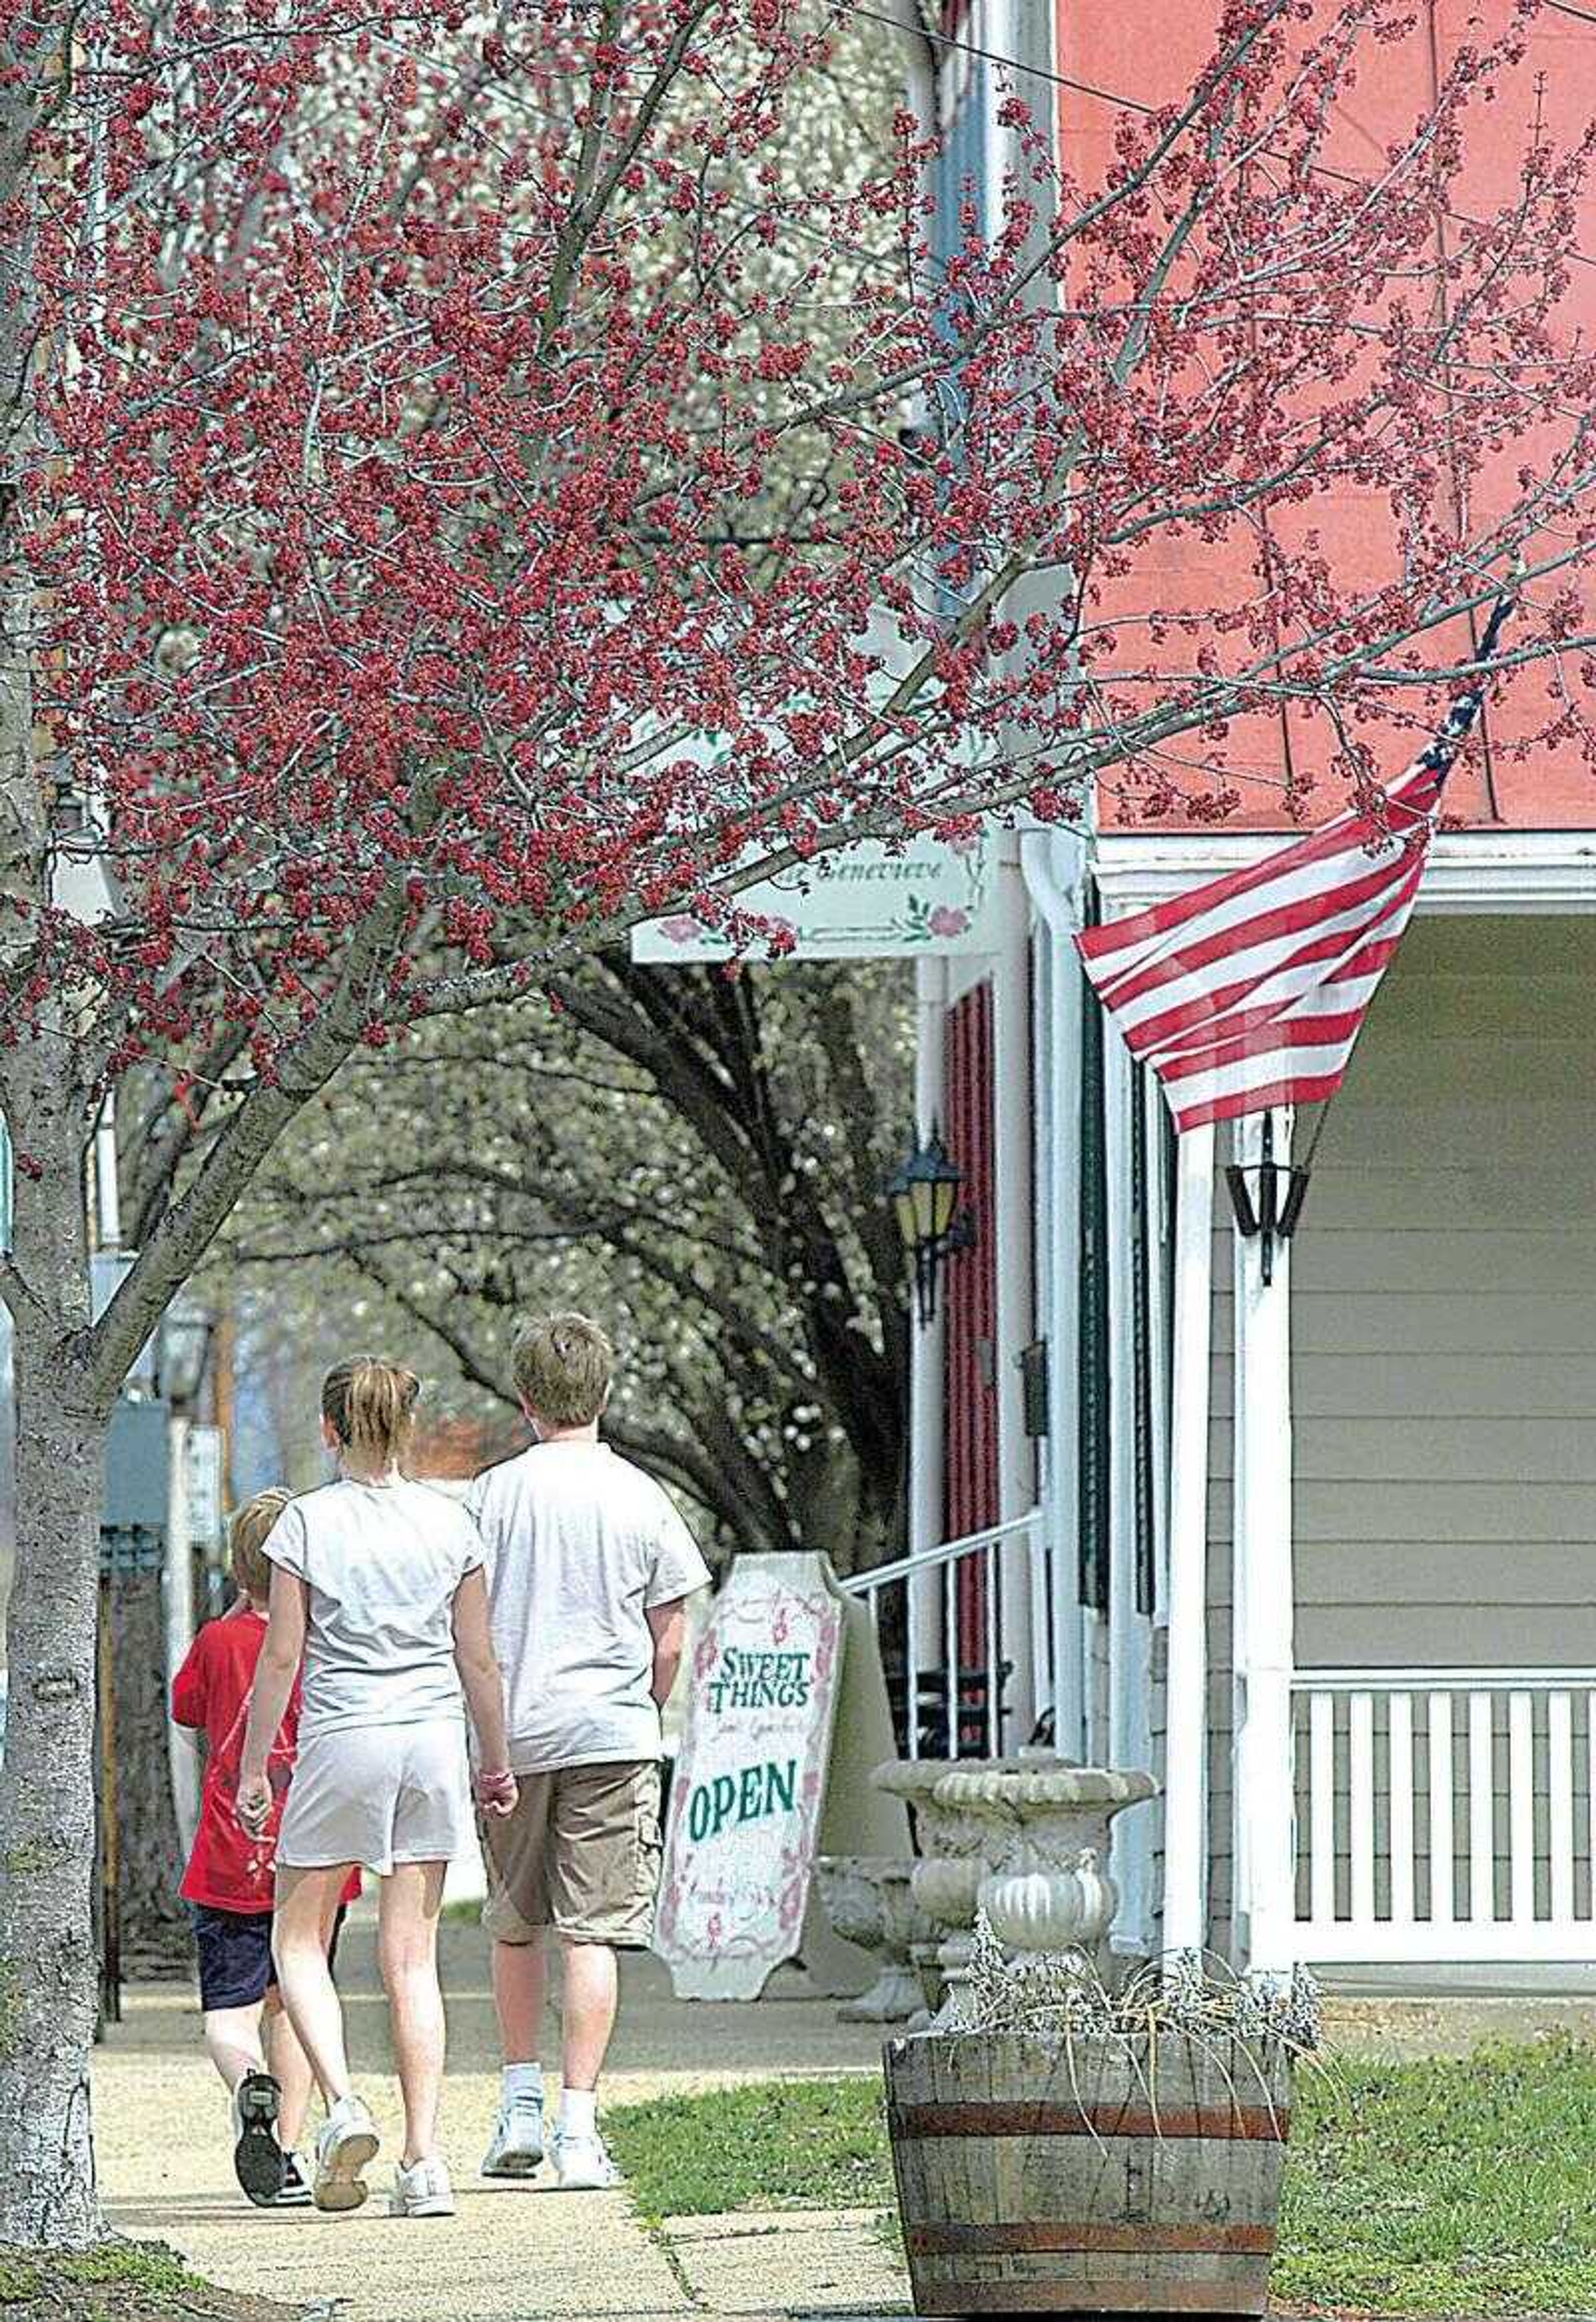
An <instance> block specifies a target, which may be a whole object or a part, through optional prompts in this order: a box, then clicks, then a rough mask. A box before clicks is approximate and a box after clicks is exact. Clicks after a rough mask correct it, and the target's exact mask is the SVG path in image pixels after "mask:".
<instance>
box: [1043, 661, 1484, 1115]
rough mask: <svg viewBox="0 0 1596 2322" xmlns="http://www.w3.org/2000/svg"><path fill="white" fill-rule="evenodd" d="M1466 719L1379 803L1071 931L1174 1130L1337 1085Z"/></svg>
mask: <svg viewBox="0 0 1596 2322" xmlns="http://www.w3.org/2000/svg"><path fill="white" fill-rule="evenodd" d="M1466 699H1467V700H1468V702H1469V705H1470V708H1471V709H1472V708H1473V707H1474V706H1477V702H1476V698H1475V697H1473V696H1471V697H1466ZM1462 707H1463V705H1462V704H1460V705H1459V708H1462ZM1465 723H1466V720H1465V719H1464V718H1460V717H1458V716H1457V715H1456V713H1455V717H1454V719H1453V720H1452V721H1449V727H1448V730H1447V733H1446V743H1449V744H1450V745H1451V746H1450V747H1446V746H1444V745H1440V744H1436V745H1431V747H1430V748H1429V749H1428V750H1427V751H1426V752H1425V754H1424V756H1423V757H1422V758H1420V759H1419V760H1418V763H1416V764H1414V765H1413V766H1411V767H1410V768H1409V771H1408V772H1406V773H1405V774H1404V775H1402V777H1401V778H1400V781H1398V782H1394V783H1392V785H1391V788H1390V789H1389V790H1388V791H1387V792H1386V793H1385V797H1384V800H1383V801H1382V806H1381V808H1380V810H1379V812H1378V814H1377V815H1376V814H1375V813H1373V812H1369V811H1356V810H1354V811H1349V812H1347V813H1345V814H1343V815H1338V816H1337V817H1336V819H1335V820H1334V821H1332V822H1329V823H1327V824H1326V825H1325V827H1323V829H1321V830H1317V831H1313V832H1310V833H1309V836H1307V837H1305V838H1300V839H1299V840H1297V841H1296V842H1295V843H1294V844H1293V845H1291V846H1286V847H1282V848H1281V849H1280V850H1279V851H1278V852H1276V853H1275V854H1272V855H1268V856H1266V857H1265V858H1264V859H1263V861H1262V862H1259V863H1254V864H1250V865H1249V866H1248V867H1247V868H1246V869H1245V870H1241V871H1234V872H1231V873H1228V874H1227V876H1226V877H1224V878H1220V879H1215V880H1211V881H1210V882H1208V885H1206V886H1204V887H1199V888H1197V889H1195V890H1193V891H1191V892H1190V893H1189V894H1185V895H1179V896H1176V897H1174V898H1172V900H1170V901H1168V902H1164V903H1157V904H1154V907H1153V908H1152V909H1151V910H1145V911H1141V912H1138V913H1137V914H1136V916H1135V918H1134V919H1118V920H1115V921H1112V922H1110V923H1109V924H1108V925H1107V926H1105V927H1099V928H1088V929H1087V930H1086V931H1085V933H1083V934H1082V935H1080V936H1078V937H1077V938H1076V941H1077V943H1078V944H1079V946H1080V948H1081V957H1082V959H1083V960H1084V962H1085V966H1086V973H1087V974H1088V976H1089V977H1090V980H1091V983H1092V984H1093V986H1094V988H1095V989H1096V991H1097V993H1098V996H1099V999H1100V1000H1101V1001H1102V1003H1103V1005H1104V1007H1105V1008H1106V1009H1107V1010H1108V1013H1109V1015H1110V1016H1111V1017H1112V1018H1113V1019H1114V1021H1115V1022H1116V1023H1117V1025H1118V1027H1119V1028H1120V1030H1121V1032H1122V1033H1123V1034H1124V1036H1125V1039H1126V1045H1127V1046H1128V1047H1129V1048H1130V1051H1131V1054H1132V1055H1133V1056H1137V1057H1141V1058H1143V1059H1145V1062H1147V1063H1148V1064H1150V1065H1152V1067H1153V1069H1154V1072H1155V1073H1156V1074H1158V1077H1159V1079H1160V1080H1161V1081H1162V1082H1163V1086H1164V1090H1165V1092H1166V1094H1167V1095H1168V1098H1169V1103H1170V1110H1171V1111H1172V1113H1173V1115H1174V1120H1175V1125H1176V1127H1177V1129H1196V1128H1198V1127H1199V1126H1200V1125H1201V1124H1202V1123H1204V1122H1206V1121H1211V1120H1235V1119H1236V1116H1237V1115H1238V1114H1241V1113H1247V1112H1259V1111H1263V1109H1264V1108H1265V1107H1266V1106H1268V1105H1272V1104H1311V1103H1313V1102H1317V1101H1318V1100H1319V1099H1321V1098H1324V1097H1327V1096H1330V1095H1332V1094H1333V1093H1334V1092H1335V1091H1336V1089H1337V1088H1338V1087H1339V1086H1340V1083H1341V1076H1342V1074H1343V1073H1344V1072H1345V1069H1346V1064H1347V1059H1348V1057H1349V1056H1351V1054H1352V1050H1353V1044H1354V1041H1355V1040H1356V1038H1357V1036H1358V1031H1359V1028H1360V1027H1361V1025H1362V1023H1363V1016H1364V1012H1365V1010H1367V1008H1368V1005H1369V1002H1370V1001H1371V1000H1372V999H1373V996H1374V993H1375V992H1376V991H1377V990H1378V988H1379V984H1380V979H1381V977H1382V974H1384V972H1385V968H1386V965H1387V964H1388V962H1389V961H1390V959H1391V954H1392V953H1393V952H1394V951H1395V949H1396V947H1397V944H1398V941H1399V940H1400V937H1401V933H1402V930H1403V928H1405V927H1406V926H1407V924H1408V920H1409V916H1410V914H1411V912H1412V910H1413V903H1414V898H1415V897H1416V895H1417V894H1418V882H1419V880H1420V878H1421V876H1422V875H1423V871H1424V861H1425V855H1426V852H1427V846H1428V843H1429V837H1430V833H1431V831H1432V829H1433V828H1434V827H1435V818H1436V807H1437V804H1438V802H1439V797H1440V787H1441V781H1442V777H1443V775H1444V773H1445V772H1446V765H1447V763H1450V759H1451V756H1452V754H1453V750H1454V749H1455V746H1456V742H1457V740H1460V739H1461V738H1462V732H1463V730H1464V725H1465Z"/></svg>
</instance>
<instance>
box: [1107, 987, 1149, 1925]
mask: <svg viewBox="0 0 1596 2322" xmlns="http://www.w3.org/2000/svg"><path fill="white" fill-rule="evenodd" d="M1103 1126H1104V1137H1103V1166H1104V1172H1105V1175H1106V1180H1107V1186H1108V1429H1109V1434H1108V1495H1109V1513H1108V1762H1109V1764H1110V1765H1111V1766H1117V1767H1124V1768H1145V1767H1146V1766H1147V1765H1148V1764H1149V1762H1150V1760H1151V1758H1152V1754H1153V1737H1152V1731H1151V1719H1150V1714H1149V1713H1150V1700H1149V1676H1150V1671H1149V1668H1148V1655H1149V1651H1150V1648H1151V1644H1152V1622H1151V1620H1150V1619H1149V1617H1148V1615H1147V1614H1145V1613H1143V1612H1141V1611H1139V1610H1138V1609H1137V1605H1136V1440H1135V1430H1136V1381H1135V1267H1134V1263H1133V1254H1132V1248H1131V1244H1132V1237H1133V1233H1134V1231H1135V1220H1134V1218H1133V1216H1132V1207H1131V1193H1132V1178H1131V1137H1132V1129H1133V1117H1132V1111H1131V1059H1130V1051H1129V1050H1128V1049H1127V1048H1126V1045H1125V1042H1124V1041H1123V1039H1121V1038H1120V1036H1119V1034H1118V1032H1117V1030H1116V1029H1115V1028H1114V1027H1113V1026H1112V1025H1109V1026H1108V1028H1106V1030H1105V1034H1104V1038H1103ZM1149 1820H1150V1817H1149V1816H1148V1815H1144V1814H1130V1815H1117V1816H1116V1818H1115V1822H1114V1824H1113V1838H1112V1844H1111V1852H1110V1855H1109V1864H1110V1868H1111V1870H1112V1873H1113V1877H1114V1880H1115V1883H1116V1885H1117V1887H1118V1888H1119V1914H1118V1917H1117V1920H1116V1922H1115V1929H1114V1940H1115V1948H1116V1950H1124V1951H1134V1952H1139V1951H1145V1949H1146V1948H1147V1946H1148V1944H1149V1943H1150V1942H1151V1940H1152V1932H1153V1930H1152V1914H1151V1909H1150V1905H1151V1900H1152V1896H1151V1872H1152V1833H1151V1831H1150V1830H1149V1828H1148V1824H1149Z"/></svg>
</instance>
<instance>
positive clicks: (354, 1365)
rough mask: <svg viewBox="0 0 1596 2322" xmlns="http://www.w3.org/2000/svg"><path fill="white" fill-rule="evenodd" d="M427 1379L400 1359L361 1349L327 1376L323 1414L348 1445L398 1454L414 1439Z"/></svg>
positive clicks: (374, 1454) (383, 1455)
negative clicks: (363, 1352) (418, 1401)
mask: <svg viewBox="0 0 1596 2322" xmlns="http://www.w3.org/2000/svg"><path fill="white" fill-rule="evenodd" d="M420 1393H421V1381H420V1380H419V1379H418V1378H417V1377H416V1376H415V1372H414V1371H407V1370H406V1369H404V1368H403V1367H402V1366H401V1365H400V1364H398V1363H385V1362H382V1361H379V1360H378V1358H377V1356H375V1355H356V1356H354V1357H353V1358H352V1359H351V1361H349V1362H347V1363H336V1364H334V1366H333V1368H332V1369H331V1370H330V1371H329V1372H328V1373H327V1376H326V1377H325V1378H324V1380H323V1381H322V1416H323V1418H324V1419H325V1420H326V1421H327V1422H329V1424H330V1425H331V1427H332V1429H333V1433H334V1434H335V1435H336V1436H337V1438H338V1440H339V1442H340V1443H341V1444H342V1446H343V1448H344V1449H345V1450H346V1451H359V1452H360V1453H362V1454H363V1455H364V1456H365V1457H366V1458H369V1459H388V1460H393V1459H397V1458H398V1457H399V1454H400V1453H401V1452H402V1451H403V1449H405V1446H406V1442H407V1441H408V1440H409V1436H410V1429H411V1426H412V1424H413V1422H414V1421H415V1401H416V1397H417V1396H418V1395H419V1394H420Z"/></svg>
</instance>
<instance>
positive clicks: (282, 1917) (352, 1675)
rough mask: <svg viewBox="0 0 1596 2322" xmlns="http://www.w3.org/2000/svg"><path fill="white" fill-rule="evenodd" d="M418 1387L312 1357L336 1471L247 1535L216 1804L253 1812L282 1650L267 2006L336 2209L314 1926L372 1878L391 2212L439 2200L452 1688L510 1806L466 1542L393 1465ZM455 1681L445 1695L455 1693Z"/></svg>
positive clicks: (370, 1363)
mask: <svg viewBox="0 0 1596 2322" xmlns="http://www.w3.org/2000/svg"><path fill="white" fill-rule="evenodd" d="M419 1392H420V1383H419V1381H418V1380H417V1379H416V1378H415V1376H414V1374H413V1373H411V1372H409V1371H407V1370H402V1369H400V1368H398V1367H397V1366H396V1365H394V1364H392V1363H384V1362H378V1361H376V1360H374V1359H372V1358H370V1357H361V1358H358V1359H356V1360H355V1361H352V1362H347V1363H340V1364H339V1365H338V1366H337V1367H336V1368H335V1369H334V1370H332V1371H329V1372H328V1374H327V1376H326V1379H325V1380H324V1384H323V1387H322V1434H323V1438H324V1440H325V1442H326V1444H327V1446H328V1448H329V1449H331V1450H333V1451H335V1452H336V1453H337V1455H338V1462H339V1479H338V1481H337V1482H336V1483H334V1484H329V1485H327V1486H324V1488H323V1489H322V1490H320V1491H317V1492H310V1493H307V1494H306V1495H305V1496H304V1497H303V1498H302V1499H298V1500H296V1501H294V1502H293V1503H292V1504H290V1505H289V1506H288V1507H287V1508H286V1509H285V1510H284V1512H283V1513H282V1514H281V1515H280V1516H279V1517H278V1521H277V1523H276V1525H275V1526H274V1527H273V1530H272V1532H271V1536H270V1539H269V1541H268V1543H267V1550H266V1552H267V1554H268V1556H269V1558H270V1560H271V1563H272V1566H273V1572H272V1583H271V1597H270V1611H269V1619H268V1624H267V1633H266V1641H265V1643H264V1645H263V1646H262V1647H261V1651H260V1664H259V1667H258V1669H257V1672H256V1678H255V1690H254V1696H253V1698H252V1700H251V1707H250V1721H249V1728H248V1732H247V1733H246V1735H245V1740H244V1751H243V1760H242V1768H241V1771H240V1779H239V1794H238V1812H239V1819H240V1821H241V1822H242V1824H243V1825H244V1827H245V1828H246V1829H247V1830H250V1831H251V1832H254V1831H258V1830H259V1829H260V1828H261V1827H263V1826H264V1824H265V1821H266V1818H267V1815H268V1814H269V1809H270V1805H271V1792H270V1787H269V1781H268V1778H267V1753H268V1750H269V1744H270V1741H271V1737H272V1736H273V1735H274V1734H275V1733H276V1732H277V1730H278V1726H279V1725H280V1723H281V1722H282V1714H283V1710H284V1708H285V1706H286V1705H287V1699H288V1696H289V1693H290V1692H291V1690H292V1687H293V1683H294V1677H295V1673H296V1670H297V1669H298V1668H299V1666H300V1662H301V1659H302V1658H303V1661H304V1680H305V1681H304V1706H303V1709H302V1711H301V1714H300V1722H299V1751H298V1757H297V1760H296V1765H295V1769H294V1778H293V1781H292V1784H291V1786H290V1787H289V1791H288V1798H287V1806H286V1807H285V1810H284V1814H283V1822H282V1830H281V1834H280V1836H279V1838H278V1850H277V1864H278V1869H277V1899H276V1921H275V1925H274V1928H273V1939H272V1943H273V1951H274V1953H275V1956H276V1960H277V1968H278V1985H279V1988H280V1989H281V1992H282V1996H283V2003H284V2006H285V2007H287V2012H288V2016H289V2019H290V2021H291V2022H292V2024H293V2025H294V2028H295V2030H296V2033H297V2034H298V2035H299V2039H300V2042H301V2043H302V2045H303V2046H304V2049H305V2052H306V2055H307V2056H308V2057H309V2058H310V2061H311V2064H312V2066H313V2068H314V2070H315V2075H316V2079H317V2081H318V2082H319V2084H320V2087H321V2090H322V2094H323V2096H324V2098H325V2100H326V2103H327V2107H328V2113H327V2120H326V2124H325V2125H324V2128H323V2129H322V2132H321V2135H320V2136H319V2137H318V2139H317V2141H316V2161H315V2180H314V2188H313V2190H314V2198H315V2203H316V2206H317V2208H323V2209H353V2208H359V2207H360V2203H361V2202H362V2201H364V2200H365V2199H366V2194H367V2187H366V2181H365V2175H364V2171H365V2169H366V2167H367V2165H368V2163H369V2162H370V2160H371V2159H372V2157H373V2155H374V2154H375V2153H376V2151H377V2146H378V2135H377V2130H376V2127H375V2125H373V2122H372V2119H371V2116H370V2114H369V2111H368V2110H367V2108H366V2107H365V2105H364V2104H362V2103H361V2101H360V2098H359V2097H357V2096H355V2095H354V2094H353V2092H352V2090H351V2087H350V2076H349V2061H348V2056H347V2053H346V2052H345V2047H344V2038H343V2016H342V2008H341V2007H340V2005H339V2000H338V1994H337V1991H336V1989H335V1988H334V1987H333V1979H332V1977H331V1975H330V1973H329V1972H328V1969H327V1962H326V1956H325V1952H324V1949H323V1945H322V1941H321V1933H320V1931H321V1928H322V1926H323V1925H324V1922H325V1918H326V1915H327V1907H328V1906H327V1897H329V1896H330V1895H331V1896H336V1894H337V1893H338V1892H339V1891H340V1890H341V1889H342V1885H343V1882H344V1880H345V1879H347V1878H348V1876H349V1873H350V1871H351V1869H352V1868H354V1867H355V1866H356V1865H357V1864H358V1865H359V1866H360V1867H361V1868H362V1869H366V1870H369V1871H370V1872H371V1873H372V1874H373V1876H374V1877H376V1878H377V1879H378V1880H379V1881H380V1882H381V1883H380V1900H379V1913H378V1954H379V1957H380V1961H381V1966H382V1978H383V1983H384V1987H385V1988H386V1989H387V1992H388V2007H389V2010H390V2013H391V2016H392V2022H393V2039H394V2052H395V2056H396V2059H397V2063H398V2070H399V2083H400V2087H401V2089H402V2091H403V2094H404V2099H405V2150H404V2153H403V2154H402V2155H401V2158H400V2163H399V2167H398V2170H397V2174H396V2177H395V2182H394V2192H393V2198H392V2199H391V2201H390V2203H389V2208H390V2211H391V2213H392V2214H393V2215H394V2216H396V2217H449V2216H451V2215H452V2214H453V2209H454V2199H453V2195H452V2192H451V2189H450V2184H449V2178H448V2173H447V2171H445V2169H444V2166H443V2163H442V2160H441V2159H440V2158H439V2156H438V2151H437V2121H438V2098H439V2093H440V2090H441V2088H442V2077H443V2002H442V1994H441V1992H440V1990H439V1987H438V1958H437V1951H438V1915H439V1912H440V1909H441V1907H442V1899H443V1879H444V1873H445V1871H446V1869H447V1868H448V1865H449V1864H450V1862H451V1861H452V1860H453V1859H454V1857H455V1855H456V1854H457V1853H459V1852H460V1851H461V1847H462V1845H463V1844H464V1843H465V1842H466V1838H467V1834H468V1832H469V1830H470V1819H471V1807H470V1790H471V1783H470V1771H469V1769H468V1765H467V1760H466V1733H465V1713H466V1707H467V1705H468V1704H469V1706H470V1714H471V1721H472V1723H473V1725H474V1726H475V1729H476V1733H477V1739H478V1746H479V1760H480V1764H481V1766H482V1768H483V1769H484V1770H483V1771H482V1772H480V1773H479V1775H478V1777H477V1782H476V1790H477V1797H478V1802H479V1805H481V1806H482V1808H483V1810H484V1811H485V1812H486V1813H488V1814H496V1815H497V1814H507V1813H509V1812H510V1810H511V1808H512V1807H513V1806H514V1805H515V1778H514V1777H513V1776H512V1775H511V1774H510V1773H509V1772H508V1770H507V1766H508V1755H509V1753H508V1748H507V1745H506V1739H505V1710H504V1688H503V1686H502V1684H501V1682H500V1678H499V1672H498V1664H497V1661H496V1660H495V1659H494V1654H493V1647H492V1643H491V1641H490V1639H489V1634H488V1592H487V1587H486V1585H485V1581H484V1576H483V1549H482V1543H481V1540H480V1539H479V1535H478V1532H477V1529H476V1526H475V1524H474V1523H473V1522H472V1521H471V1518H470V1515H469V1514H468V1513H466V1511H465V1509H464V1508H463V1507H462V1506H461V1504H460V1503H459V1502H458V1501H457V1500H453V1499H451V1498H450V1497H449V1495H447V1494H446V1493H443V1492H440V1491H436V1490H433V1488H432V1487H431V1486H427V1485H425V1484H416V1483H412V1482H410V1481H409V1480H408V1479H407V1478H406V1476H403V1475H402V1474H401V1473H400V1468H399V1460H400V1457H401V1454H402V1453H403V1451H404V1449H405V1445H406V1440H407V1439H408V1436H409V1433H410V1430H411V1425H412V1422H413V1419H414V1415H415V1402H416V1397H417V1394H419ZM462 1689H463V1698H462Z"/></svg>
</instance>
